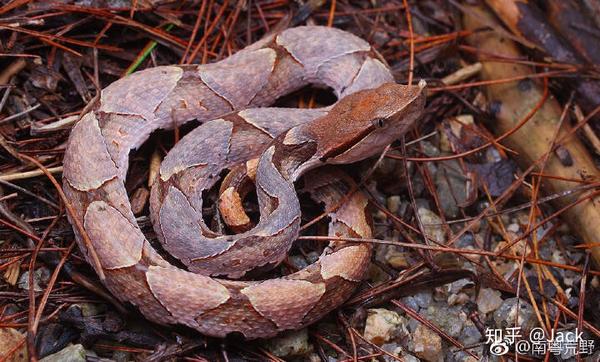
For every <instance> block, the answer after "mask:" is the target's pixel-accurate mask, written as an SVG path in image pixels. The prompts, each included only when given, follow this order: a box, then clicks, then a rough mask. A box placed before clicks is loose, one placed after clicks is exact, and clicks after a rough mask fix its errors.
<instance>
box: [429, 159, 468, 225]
mask: <svg viewBox="0 0 600 362" xmlns="http://www.w3.org/2000/svg"><path fill="white" fill-rule="evenodd" d="M468 180H469V177H468V176H467V175H465V173H464V172H463V167H462V166H461V164H460V163H459V162H457V161H456V160H450V161H443V162H440V164H439V167H438V169H437V172H436V173H435V175H434V182H435V187H436V190H437V191H438V196H439V203H440V207H441V209H442V212H443V213H444V215H446V216H447V217H449V218H455V217H457V216H458V215H459V211H460V208H459V205H461V204H464V203H466V202H467V201H468V200H467V199H468V197H469V196H468V192H467V191H468V190H467V188H468V187H469V186H470V185H471V183H469V182H467V181H468Z"/></svg>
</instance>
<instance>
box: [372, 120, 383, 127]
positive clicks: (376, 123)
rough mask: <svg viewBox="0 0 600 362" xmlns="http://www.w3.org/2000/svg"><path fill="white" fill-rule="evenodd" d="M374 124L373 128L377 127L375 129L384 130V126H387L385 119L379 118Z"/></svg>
mask: <svg viewBox="0 0 600 362" xmlns="http://www.w3.org/2000/svg"><path fill="white" fill-rule="evenodd" d="M372 122H373V126H375V127H379V128H383V126H385V119H384V118H377V119H374V120H373V121H372Z"/></svg>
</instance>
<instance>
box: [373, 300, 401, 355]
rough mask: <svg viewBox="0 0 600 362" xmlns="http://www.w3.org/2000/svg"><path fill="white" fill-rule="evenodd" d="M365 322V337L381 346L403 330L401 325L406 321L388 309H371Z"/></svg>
mask: <svg viewBox="0 0 600 362" xmlns="http://www.w3.org/2000/svg"><path fill="white" fill-rule="evenodd" d="M367 312H368V314H369V315H368V316H367V322H366V324H365V331H364V334H363V335H364V337H365V338H366V339H367V340H369V341H371V342H373V343H374V344H376V345H378V346H380V345H382V344H383V343H385V342H388V341H390V340H391V339H392V338H394V337H396V336H398V335H399V334H400V332H401V326H402V325H403V324H405V323H406V321H405V320H404V318H402V317H401V316H400V315H399V314H398V313H396V312H393V311H391V310H387V309H381V308H379V309H369V310H368V311H367Z"/></svg>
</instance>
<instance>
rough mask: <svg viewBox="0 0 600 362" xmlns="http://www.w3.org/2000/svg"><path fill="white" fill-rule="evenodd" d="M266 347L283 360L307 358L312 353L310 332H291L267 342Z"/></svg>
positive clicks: (303, 330) (302, 330)
mask: <svg viewBox="0 0 600 362" xmlns="http://www.w3.org/2000/svg"><path fill="white" fill-rule="evenodd" d="M265 347H266V348H267V349H268V350H269V351H270V352H271V353H273V354H274V355H276V356H277V357H281V358H289V357H298V356H305V355H307V354H309V353H310V352H312V345H311V344H309V343H308V330H307V329H306V328H304V329H301V330H299V331H289V332H286V333H283V334H281V335H280V336H278V337H275V338H273V339H270V340H268V341H266V342H265Z"/></svg>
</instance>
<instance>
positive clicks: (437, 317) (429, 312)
mask: <svg viewBox="0 0 600 362" xmlns="http://www.w3.org/2000/svg"><path fill="white" fill-rule="evenodd" d="M421 315H423V317H424V318H425V319H427V320H429V321H430V322H431V323H433V324H435V325H436V326H438V327H439V328H440V329H441V330H443V331H444V332H446V334H448V335H449V336H451V337H458V336H459V335H460V332H461V330H462V327H463V325H464V323H465V321H466V316H465V315H464V313H463V312H462V311H461V310H460V308H452V307H450V308H449V307H448V306H447V305H446V304H445V301H444V302H442V303H433V304H432V305H430V306H429V308H427V309H426V310H425V311H424V312H421Z"/></svg>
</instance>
